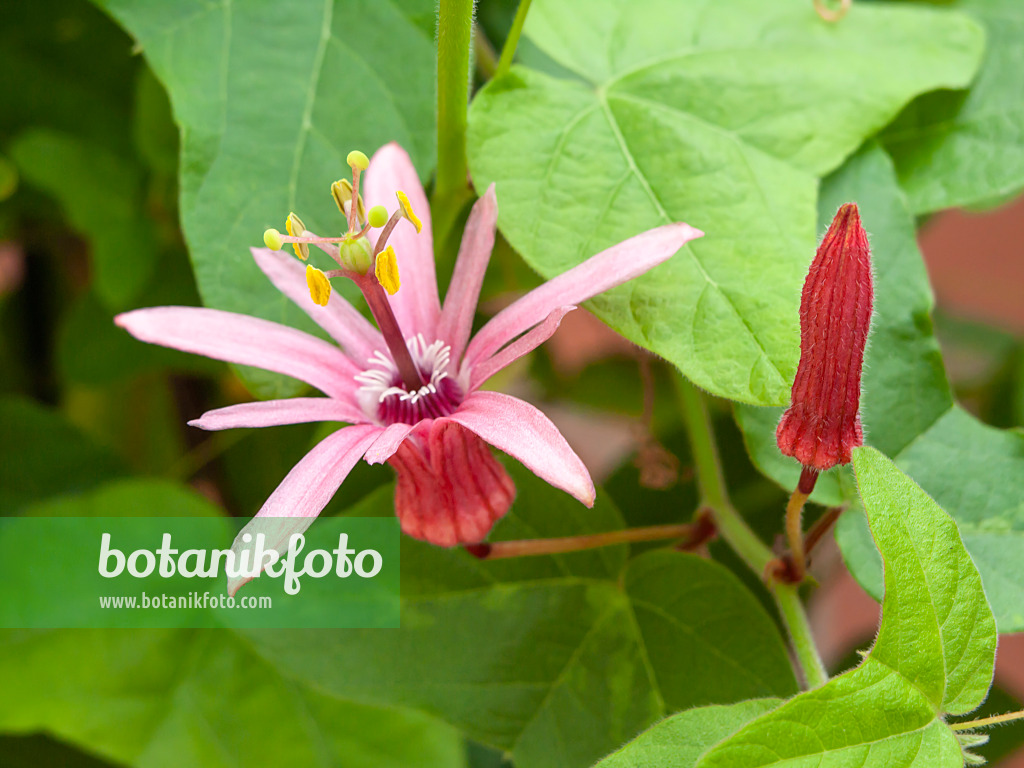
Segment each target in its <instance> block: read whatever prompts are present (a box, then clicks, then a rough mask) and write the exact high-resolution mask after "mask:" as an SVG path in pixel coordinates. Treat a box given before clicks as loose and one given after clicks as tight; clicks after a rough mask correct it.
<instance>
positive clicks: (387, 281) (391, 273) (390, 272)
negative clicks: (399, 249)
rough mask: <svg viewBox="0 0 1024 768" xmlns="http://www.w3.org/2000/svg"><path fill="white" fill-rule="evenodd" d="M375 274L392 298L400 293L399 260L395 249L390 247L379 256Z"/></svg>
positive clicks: (374, 270) (374, 267) (374, 269)
mask: <svg viewBox="0 0 1024 768" xmlns="http://www.w3.org/2000/svg"><path fill="white" fill-rule="evenodd" d="M373 273H374V274H375V275H376V276H377V282H378V283H380V284H381V287H383V288H384V290H385V291H387V292H388V293H390V294H391V295H392V296H394V295H395V294H396V293H398V286H399V280H398V259H397V258H396V257H395V249H394V248H392V247H391V246H390V245H389V246H388V247H387V248H385V249H384V250H383V251H381V252H380V253H378V254H377V263H376V264H374V266H373Z"/></svg>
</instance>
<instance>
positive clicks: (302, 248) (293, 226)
mask: <svg viewBox="0 0 1024 768" xmlns="http://www.w3.org/2000/svg"><path fill="white" fill-rule="evenodd" d="M284 226H285V229H287V230H288V234H289V235H291V236H292V237H302V233H303V232H305V231H306V225H305V224H303V223H302V219H300V218H299V217H298V216H296V215H295V214H294V213H289V214H288V219H287V221H285V223H284ZM292 248H294V249H295V255H296V256H298V257H299V258H300V259H302V260H303V261H305V260H306V259H308V258H309V246H308V245H306V244H305V243H292Z"/></svg>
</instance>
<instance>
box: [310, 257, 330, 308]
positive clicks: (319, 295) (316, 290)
mask: <svg viewBox="0 0 1024 768" xmlns="http://www.w3.org/2000/svg"><path fill="white" fill-rule="evenodd" d="M306 285H308V286H309V298H311V299H312V300H313V303H314V304H318V305H320V306H321V307H326V306H327V300H328V299H329V298H331V282H330V281H329V280H328V279H327V275H325V274H324V273H323V272H321V271H320V270H319V269H317V268H316V267H314V266H313V265H312V264H307V265H306Z"/></svg>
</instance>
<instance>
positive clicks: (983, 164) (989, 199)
mask: <svg viewBox="0 0 1024 768" xmlns="http://www.w3.org/2000/svg"><path fill="white" fill-rule="evenodd" d="M953 7H955V8H958V9H961V10H963V11H964V12H966V13H969V14H970V15H971V16H973V17H974V18H976V19H977V20H978V21H980V22H981V23H982V24H983V25H984V26H985V32H986V38H987V41H986V42H987V44H986V47H985V48H986V50H985V58H984V61H983V63H982V66H981V71H980V72H979V73H978V78H977V80H976V81H975V82H974V83H973V84H972V85H971V88H970V90H968V91H943V92H939V93H934V94H928V95H927V96H924V97H923V98H920V99H918V100H916V101H914V102H913V103H911V104H910V106H909V107H907V109H906V110H904V111H903V113H902V114H901V115H900V116H899V118H898V119H897V120H896V121H895V122H894V123H893V124H892V125H891V126H890V127H889V128H888V129H887V130H886V131H885V133H884V134H883V135H882V141H883V143H884V144H885V146H886V148H887V149H888V150H889V151H890V152H891V153H892V155H893V158H894V160H895V162H896V171H897V173H898V174H899V179H900V184H901V185H902V186H903V188H904V189H905V190H906V191H907V196H908V197H909V198H910V205H911V208H912V209H913V211H914V212H915V213H918V214H921V213H928V212H930V211H936V210H939V209H941V208H950V207H953V206H961V205H972V206H978V205H981V206H988V205H998V204H999V203H1000V202H1002V201H1004V200H1005V198H1006V197H1008V196H1011V195H1014V194H1016V193H1017V192H1019V191H1020V190H1021V189H1022V188H1024V80H1022V79H1021V77H1020V71H1021V69H1022V67H1024V52H1022V48H1021V44H1020V41H1021V39H1022V38H1024V6H1022V5H1021V4H1020V3H1019V2H1017V0H959V2H957V3H955V4H954V5H953Z"/></svg>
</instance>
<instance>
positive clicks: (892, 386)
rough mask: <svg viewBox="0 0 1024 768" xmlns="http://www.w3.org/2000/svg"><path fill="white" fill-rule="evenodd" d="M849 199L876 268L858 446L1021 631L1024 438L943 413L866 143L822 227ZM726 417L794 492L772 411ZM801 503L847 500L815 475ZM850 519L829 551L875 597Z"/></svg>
mask: <svg viewBox="0 0 1024 768" xmlns="http://www.w3.org/2000/svg"><path fill="white" fill-rule="evenodd" d="M848 200H855V201H857V202H858V204H859V206H860V210H861V217H862V219H863V221H864V225H865V227H866V228H867V230H868V232H869V233H870V235H871V243H872V259H873V261H874V267H875V317H874V321H873V325H872V331H871V339H870V344H869V345H868V350H867V354H866V356H865V367H864V379H863V383H864V395H863V400H862V408H863V410H862V417H863V421H864V430H865V439H866V441H867V442H868V443H869V444H870V445H872V446H874V447H876V448H878V449H879V450H882V451H885V452H886V453H888V454H889V455H891V456H893V457H894V458H895V461H896V463H897V465H898V466H900V468H902V469H903V470H904V471H905V472H907V473H908V474H909V475H910V476H911V477H913V478H914V480H915V481H917V482H918V483H920V484H921V486H922V487H924V488H925V490H926V491H928V493H929V494H931V495H932V497H934V498H935V499H936V500H937V501H938V502H939V503H940V504H942V505H943V507H944V508H945V509H946V510H947V511H948V512H949V514H950V515H952V516H953V518H954V519H955V520H956V521H957V523H958V524H959V525H960V526H961V527H962V530H963V533H964V543H965V544H966V545H967V548H968V550H969V551H970V552H971V555H972V556H973V557H974V561H975V563H976V564H977V566H978V569H979V570H980V571H981V575H982V579H983V581H984V583H985V587H986V589H987V591H988V596H989V600H990V601H991V603H992V608H993V611H994V612H995V615H996V620H997V621H998V623H999V629H1000V631H1001V632H1015V631H1020V630H1024V611H1022V610H1021V605H1022V604H1024V578H1022V577H1021V576H1020V574H1019V570H1020V569H1019V565H1018V564H1019V563H1020V562H1021V559H1022V557H1024V502H1022V501H1021V500H1022V499H1024V434H1022V433H1020V432H1014V431H1010V432H1003V431H1000V430H996V429H992V428H991V427H986V426H984V425H982V424H981V423H980V422H978V421H977V420H976V419H974V418H973V417H972V416H970V415H969V414H967V413H966V412H964V411H963V410H961V409H960V408H959V407H958V406H955V405H954V403H953V398H952V394H951V393H950V390H949V385H948V383H947V382H946V378H945V373H944V371H943V368H942V358H941V355H940V352H939V348H938V345H937V343H936V341H935V338H934V336H933V335H932V324H931V317H930V314H931V310H932V307H933V299H932V295H931V290H930V288H929V285H928V277H927V273H926V272H925V269H924V265H923V263H922V261H921V256H920V252H919V251H918V250H917V246H916V242H915V238H914V222H913V218H912V216H911V214H910V212H909V211H908V210H907V207H906V201H905V199H904V197H903V195H902V193H901V192H900V190H899V188H898V187H897V185H896V181H895V177H894V175H893V171H892V165H891V163H890V162H889V160H888V158H887V157H886V155H885V153H884V152H883V151H882V150H880V149H879V148H878V147H877V146H868V147H866V148H865V149H863V150H862V151H861V152H859V153H858V154H857V155H855V156H854V157H853V158H851V159H850V161H849V162H848V163H847V164H846V165H845V166H843V168H842V169H840V170H839V171H838V172H836V173H835V174H834V175H833V176H831V177H830V178H829V179H827V180H826V181H825V183H824V184H823V187H822V199H821V205H820V209H821V218H822V220H823V221H825V220H830V219H831V217H832V214H833V212H834V211H835V209H836V207H837V206H838V205H839V204H840V203H841V202H845V201H848ZM736 414H737V419H738V421H739V423H740V425H741V427H742V428H743V431H744V434H745V437H746V440H747V446H748V448H749V450H750V454H751V457H752V458H753V460H754V462H755V463H756V464H757V465H758V466H759V467H760V468H761V470H762V471H763V472H765V474H767V475H768V476H770V477H772V478H773V479H775V480H776V481H777V482H779V483H780V484H781V485H783V486H784V487H786V488H789V489H791V488H793V487H795V486H796V481H797V477H798V475H799V473H800V467H799V465H798V463H797V462H796V461H795V460H793V459H790V458H787V457H784V456H782V455H781V454H780V453H779V450H778V448H777V446H776V443H775V425H776V424H777V423H778V420H779V416H780V414H781V410H780V409H767V408H749V407H744V406H740V407H738V408H737V409H736ZM812 498H813V499H814V500H816V501H818V502H819V503H822V504H828V505H835V504H840V503H843V502H849V501H853V500H854V499H855V498H856V497H855V488H854V486H853V484H852V482H851V480H850V475H849V471H848V470H847V469H844V468H841V469H839V470H834V471H832V472H829V473H826V474H824V475H822V476H821V478H819V481H818V487H817V488H816V489H815V494H814V496H813V497H812ZM780 514H781V512H780ZM857 515H858V513H856V512H849V513H847V514H846V515H844V518H843V520H842V521H841V525H840V526H839V527H838V529H837V533H838V539H839V543H840V546H841V547H842V549H843V554H844V556H845V558H846V562H847V565H848V566H849V567H850V570H851V571H852V572H853V574H854V576H855V577H856V578H857V580H858V581H859V582H860V583H861V584H862V585H863V586H864V587H865V589H867V590H868V591H869V592H870V593H871V594H873V595H874V596H875V597H880V586H881V576H880V573H879V560H878V555H877V553H876V552H875V551H874V547H873V546H872V545H871V541H870V537H868V536H867V535H866V526H864V524H863V518H861V519H860V520H858V519H857ZM984 531H987V532H988V533H987V534H985V535H983V532H984Z"/></svg>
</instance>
